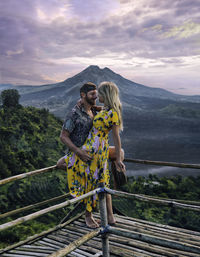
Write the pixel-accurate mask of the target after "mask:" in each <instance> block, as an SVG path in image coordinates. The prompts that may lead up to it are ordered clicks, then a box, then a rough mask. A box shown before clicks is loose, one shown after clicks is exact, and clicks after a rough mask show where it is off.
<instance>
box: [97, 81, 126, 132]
mask: <svg viewBox="0 0 200 257" xmlns="http://www.w3.org/2000/svg"><path fill="white" fill-rule="evenodd" d="M98 94H99V95H100V96H102V97H103V99H104V105H105V106H106V107H108V108H112V109H114V110H115V111H116V112H117V114H118V117H119V127H120V130H123V121H122V104H121V102H120V99H119V89H118V87H117V86H116V85H115V83H113V82H108V81H105V82H102V83H100V85H99V86H98Z"/></svg>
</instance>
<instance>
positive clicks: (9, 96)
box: [1, 89, 20, 108]
mask: <svg viewBox="0 0 200 257" xmlns="http://www.w3.org/2000/svg"><path fill="white" fill-rule="evenodd" d="M19 98H20V95H19V93H18V91H17V90H16V89H7V90H4V91H2V93H1V101H2V103H3V106H4V107H5V108H6V107H16V106H18V105H19Z"/></svg>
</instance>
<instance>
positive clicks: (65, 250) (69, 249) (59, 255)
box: [48, 228, 100, 257]
mask: <svg viewBox="0 0 200 257" xmlns="http://www.w3.org/2000/svg"><path fill="white" fill-rule="evenodd" d="M99 233H100V229H99V228H98V229H96V230H94V231H92V232H90V233H88V234H86V235H84V236H83V237H81V238H80V239H78V240H76V241H74V242H73V243H71V244H69V245H68V246H67V247H66V248H63V249H60V250H59V251H57V252H55V253H53V254H50V255H49V256H48V257H64V256H66V255H67V254H68V253H70V252H72V251H73V250H74V249H76V248H78V247H79V246H80V245H82V244H83V243H85V242H87V241H88V240H90V239H91V238H93V237H95V236H97V235H99Z"/></svg>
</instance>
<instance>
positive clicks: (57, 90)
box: [0, 65, 200, 116]
mask: <svg viewBox="0 0 200 257" xmlns="http://www.w3.org/2000/svg"><path fill="white" fill-rule="evenodd" d="M88 81H91V82H93V83H95V84H97V85H98V84H99V83H101V82H102V81H112V82H114V83H116V84H117V86H118V87H119V90H120V95H121V99H122V102H123V105H124V107H125V108H126V107H132V106H133V105H134V106H135V107H136V108H146V103H145V102H148V101H149V100H150V99H152V101H153V99H154V100H155V99H158V100H159V99H160V100H161V99H164V100H172V101H179V102H180V101H187V102H197V103H198V102H200V96H183V95H178V94H174V93H172V92H169V91H167V90H164V89H161V88H152V87H148V86H144V85H142V84H139V83H135V82H133V81H131V80H128V79H126V78H124V77H122V76H121V75H120V74H117V73H115V72H114V71H112V70H111V69H109V68H108V67H105V68H103V69H101V68H99V66H97V65H90V66H88V67H87V68H86V69H84V70H83V71H81V72H80V73H78V74H76V75H75V76H73V77H71V78H68V79H66V80H64V81H62V82H59V83H55V84H49V85H48V84H47V85H41V86H13V85H6V89H8V88H15V89H18V90H19V93H20V95H21V99H20V101H21V104H23V105H33V106H35V107H45V108H48V109H49V110H50V111H52V112H53V113H55V114H56V115H57V114H58V113H59V115H60V113H62V115H63V112H64V110H65V109H66V108H68V106H70V105H72V104H74V103H75V102H76V100H77V99H78V97H79V88H80V87H81V85H82V84H83V83H85V82H88ZM3 89H5V86H3V85H2V86H1V85H0V90H3ZM145 98H147V99H149V100H145ZM62 115H61V116H62Z"/></svg>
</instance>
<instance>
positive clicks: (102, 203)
mask: <svg viewBox="0 0 200 257" xmlns="http://www.w3.org/2000/svg"><path fill="white" fill-rule="evenodd" d="M104 185H105V184H104V183H100V187H101V189H105V187H104ZM99 209H100V217H101V226H102V227H103V229H105V228H107V226H108V220H107V206H106V193H105V192H100V193H99ZM101 240H102V252H103V257H110V251H109V239H108V234H107V233H104V234H102V236H101Z"/></svg>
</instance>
